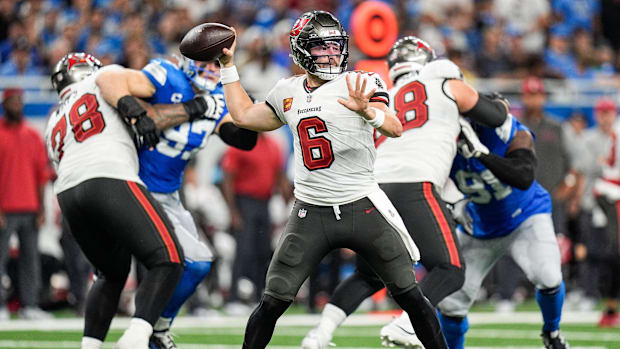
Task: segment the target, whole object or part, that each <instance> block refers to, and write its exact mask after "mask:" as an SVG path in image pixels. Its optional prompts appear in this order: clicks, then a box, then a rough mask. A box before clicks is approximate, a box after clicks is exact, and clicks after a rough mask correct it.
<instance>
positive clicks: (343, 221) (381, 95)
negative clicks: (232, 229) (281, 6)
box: [220, 11, 446, 349]
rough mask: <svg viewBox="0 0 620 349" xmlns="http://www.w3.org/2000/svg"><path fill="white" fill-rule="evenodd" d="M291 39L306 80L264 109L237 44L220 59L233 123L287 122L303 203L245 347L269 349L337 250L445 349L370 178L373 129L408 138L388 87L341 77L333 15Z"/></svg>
mask: <svg viewBox="0 0 620 349" xmlns="http://www.w3.org/2000/svg"><path fill="white" fill-rule="evenodd" d="M289 39H290V44H291V56H292V57H293V61H294V62H295V63H296V64H297V65H298V66H299V67H301V68H302V69H303V70H304V71H305V74H304V75H302V76H298V77H293V78H289V79H285V80H282V81H280V82H278V84H277V85H276V86H275V87H274V88H273V90H272V91H271V92H270V93H269V95H268V97H267V101H266V102H262V103H257V104H254V103H252V101H251V99H250V98H249V97H248V96H247V94H246V92H245V90H244V89H243V87H242V86H241V84H240V83H239V76H238V74H237V71H236V68H235V66H234V64H233V54H234V47H235V44H233V46H232V47H231V49H224V50H223V53H224V55H223V56H222V57H221V58H220V64H221V65H222V66H223V68H222V70H221V81H222V83H223V84H224V96H225V98H226V104H227V105H228V107H229V111H230V114H231V116H232V118H233V122H235V123H236V124H237V125H238V126H240V127H244V128H248V129H254V130H257V131H267V130H273V129H276V128H279V127H281V126H283V125H284V124H288V126H289V127H290V129H291V132H292V133H293V136H294V140H295V177H296V178H295V184H296V186H295V195H296V196H297V201H296V203H295V206H294V208H293V212H292V213H291V216H290V218H289V222H288V224H287V228H286V231H285V232H284V233H283V235H282V237H281V238H280V241H279V242H278V246H277V248H276V251H275V254H274V256H273V259H272V260H271V264H270V265H269V270H268V271H267V278H266V280H267V285H266V289H265V294H264V296H263V298H262V300H261V303H260V304H259V306H258V308H257V309H256V310H255V311H254V312H253V313H252V316H251V317H250V319H249V320H248V325H247V328H246V333H245V339H244V343H243V348H252V349H255V348H264V347H266V346H267V344H268V343H269V340H270V339H271V336H272V334H273V330H274V327H275V323H276V321H277V319H278V318H279V317H280V316H281V315H282V314H283V313H284V311H285V310H286V308H288V306H289V305H290V304H291V302H292V300H293V299H294V298H295V296H296V294H297V291H298V290H299V287H300V286H301V284H302V283H303V282H304V280H305V279H306V278H307V277H308V275H309V274H310V272H311V271H312V269H313V268H314V267H315V266H316V265H317V264H318V263H319V262H320V261H321V259H322V258H323V257H324V256H325V255H326V254H327V253H329V251H331V250H333V249H335V248H350V249H352V250H354V251H355V252H357V253H358V254H359V255H360V256H362V257H363V258H364V260H366V261H367V262H368V263H369V264H370V265H371V267H372V268H373V270H375V271H376V272H377V274H378V275H379V276H380V277H381V279H382V280H383V282H384V283H385V285H386V287H387V288H388V289H389V290H390V292H391V294H392V295H393V296H394V298H395V299H396V301H397V302H398V303H399V304H400V305H401V307H402V308H403V309H404V310H405V311H407V312H409V313H410V314H411V315H412V316H415V318H416V322H415V327H416V330H417V332H418V333H419V338H420V339H421V341H422V342H423V343H424V345H425V346H426V347H427V348H429V349H430V348H445V347H446V343H445V340H444V338H443V337H442V335H441V333H440V331H439V324H438V321H437V317H436V315H435V312H434V309H433V307H432V306H431V305H430V303H429V302H428V301H427V300H426V298H425V297H424V296H423V295H422V292H421V291H420V288H419V287H418V285H417V283H416V281H415V275H414V272H413V268H412V267H411V266H412V259H413V260H417V258H418V255H419V252H418V250H417V247H416V246H415V244H414V243H413V241H412V240H411V237H410V236H409V233H408V232H407V230H406V228H405V227H404V224H403V222H402V219H401V218H400V216H399V215H398V213H397V212H396V210H395V209H394V207H393V206H392V204H391V203H390V201H389V200H388V199H387V197H386V196H385V193H383V191H381V190H380V189H379V187H378V185H377V183H376V181H375V180H374V176H373V167H374V160H375V150H374V147H373V128H374V129H376V130H377V131H378V132H380V133H381V134H383V135H385V136H387V137H398V136H400V134H401V133H402V126H401V124H400V122H399V120H398V119H397V118H396V117H395V115H394V113H393V112H392V111H390V110H389V108H388V103H389V96H388V94H387V93H386V91H385V90H384V82H383V81H382V80H381V78H379V77H378V76H377V75H375V74H369V73H368V74H367V73H357V74H356V73H348V72H345V69H346V66H347V61H348V54H349V52H348V39H349V37H348V35H347V34H346V32H345V30H344V28H343V27H342V25H341V24H340V22H339V21H338V20H337V19H336V18H335V17H334V16H333V15H331V14H330V13H328V12H324V11H311V12H306V13H304V14H302V15H301V16H300V17H299V18H298V19H297V21H296V22H295V24H294V26H293V28H292V30H291V32H290V36H289Z"/></svg>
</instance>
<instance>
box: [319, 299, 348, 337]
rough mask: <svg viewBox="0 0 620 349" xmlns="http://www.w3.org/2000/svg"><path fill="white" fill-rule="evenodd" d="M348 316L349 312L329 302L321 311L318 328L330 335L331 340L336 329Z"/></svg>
mask: <svg viewBox="0 0 620 349" xmlns="http://www.w3.org/2000/svg"><path fill="white" fill-rule="evenodd" d="M346 318H347V314H345V313H344V311H343V310H342V309H340V308H338V307H337V306H335V305H333V304H330V303H327V304H326V305H325V308H323V312H322V313H321V320H320V322H319V326H318V329H319V331H320V332H321V333H323V334H325V335H328V336H329V339H330V340H331V338H332V337H333V336H334V332H335V331H336V329H337V328H338V327H339V326H340V325H341V324H342V323H343V322H344V320H345V319H346Z"/></svg>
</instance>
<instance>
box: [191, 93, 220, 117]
mask: <svg viewBox="0 0 620 349" xmlns="http://www.w3.org/2000/svg"><path fill="white" fill-rule="evenodd" d="M194 98H196V99H198V100H199V101H200V104H201V105H202V106H203V107H204V110H205V112H204V113H203V114H202V117H201V119H211V120H217V119H218V118H219V117H220V115H222V113H223V112H224V95H222V94H221V93H216V94H208V93H204V94H200V95H197V96H196V97H194Z"/></svg>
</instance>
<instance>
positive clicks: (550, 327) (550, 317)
mask: <svg viewBox="0 0 620 349" xmlns="http://www.w3.org/2000/svg"><path fill="white" fill-rule="evenodd" d="M565 294H566V287H565V286H564V281H562V283H561V284H560V286H558V287H555V288H549V289H545V290H539V289H536V301H537V302H538V306H539V307H540V310H541V312H542V316H543V322H544V324H543V331H547V332H553V331H555V330H557V329H558V328H559V327H560V319H561V318H562V305H563V304H564V295H565Z"/></svg>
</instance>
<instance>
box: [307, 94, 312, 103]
mask: <svg viewBox="0 0 620 349" xmlns="http://www.w3.org/2000/svg"><path fill="white" fill-rule="evenodd" d="M310 102H312V95H308V97H306V103H310Z"/></svg>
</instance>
